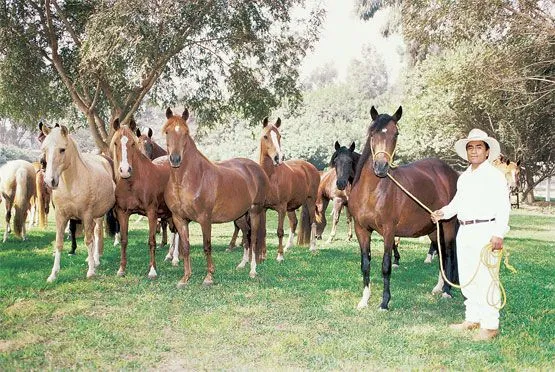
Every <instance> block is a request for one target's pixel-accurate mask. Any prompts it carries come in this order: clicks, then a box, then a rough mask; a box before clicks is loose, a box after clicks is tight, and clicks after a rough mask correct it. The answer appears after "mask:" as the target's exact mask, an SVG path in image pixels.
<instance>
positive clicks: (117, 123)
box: [112, 118, 119, 130]
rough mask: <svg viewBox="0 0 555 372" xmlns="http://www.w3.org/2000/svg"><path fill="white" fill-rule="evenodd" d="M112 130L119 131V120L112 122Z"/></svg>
mask: <svg viewBox="0 0 555 372" xmlns="http://www.w3.org/2000/svg"><path fill="white" fill-rule="evenodd" d="M112 128H114V130H118V129H119V118H115V119H114V121H113V122H112Z"/></svg>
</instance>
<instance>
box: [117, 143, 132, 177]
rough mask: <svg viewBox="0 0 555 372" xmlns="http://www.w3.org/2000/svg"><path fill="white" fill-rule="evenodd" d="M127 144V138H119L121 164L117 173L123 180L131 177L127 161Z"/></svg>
mask: <svg viewBox="0 0 555 372" xmlns="http://www.w3.org/2000/svg"><path fill="white" fill-rule="evenodd" d="M127 142H129V138H127V136H122V137H121V164H120V165H119V172H120V174H121V176H122V177H123V178H129V177H131V173H130V172H129V169H130V168H131V167H130V166H129V160H128V159H127Z"/></svg>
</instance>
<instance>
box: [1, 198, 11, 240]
mask: <svg viewBox="0 0 555 372" xmlns="http://www.w3.org/2000/svg"><path fill="white" fill-rule="evenodd" d="M4 200H5V201H6V230H4V240H2V242H4V243H5V242H6V240H7V239H8V235H9V234H10V233H11V232H12V229H11V227H10V220H11V219H12V203H11V202H10V201H9V200H8V199H7V198H5V199H4Z"/></svg>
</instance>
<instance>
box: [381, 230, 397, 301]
mask: <svg viewBox="0 0 555 372" xmlns="http://www.w3.org/2000/svg"><path fill="white" fill-rule="evenodd" d="M384 235H385V236H384V239H383V240H384V253H383V260H382V277H383V295H382V303H381V304H380V309H382V310H388V309H389V301H390V299H391V291H390V282H391V253H392V250H393V245H394V244H395V243H394V241H395V237H394V236H393V235H392V233H389V234H388V233H386V232H384Z"/></svg>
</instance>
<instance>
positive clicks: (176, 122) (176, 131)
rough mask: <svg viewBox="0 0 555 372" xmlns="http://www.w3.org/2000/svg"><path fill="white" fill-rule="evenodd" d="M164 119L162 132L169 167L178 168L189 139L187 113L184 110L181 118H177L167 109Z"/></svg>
mask: <svg viewBox="0 0 555 372" xmlns="http://www.w3.org/2000/svg"><path fill="white" fill-rule="evenodd" d="M166 118H167V120H166V122H165V123H164V126H163V127H162V132H163V133H164V134H165V135H166V145H167V146H168V155H169V160H170V165H171V166H172V167H173V168H178V167H179V166H180V165H181V162H182V161H183V154H184V151H185V147H186V146H187V143H188V139H189V126H188V125H187V119H188V118H189V111H188V110H187V109H185V111H183V114H182V115H181V116H177V115H174V114H173V112H172V110H171V109H170V108H169V107H168V109H167V110H166Z"/></svg>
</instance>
